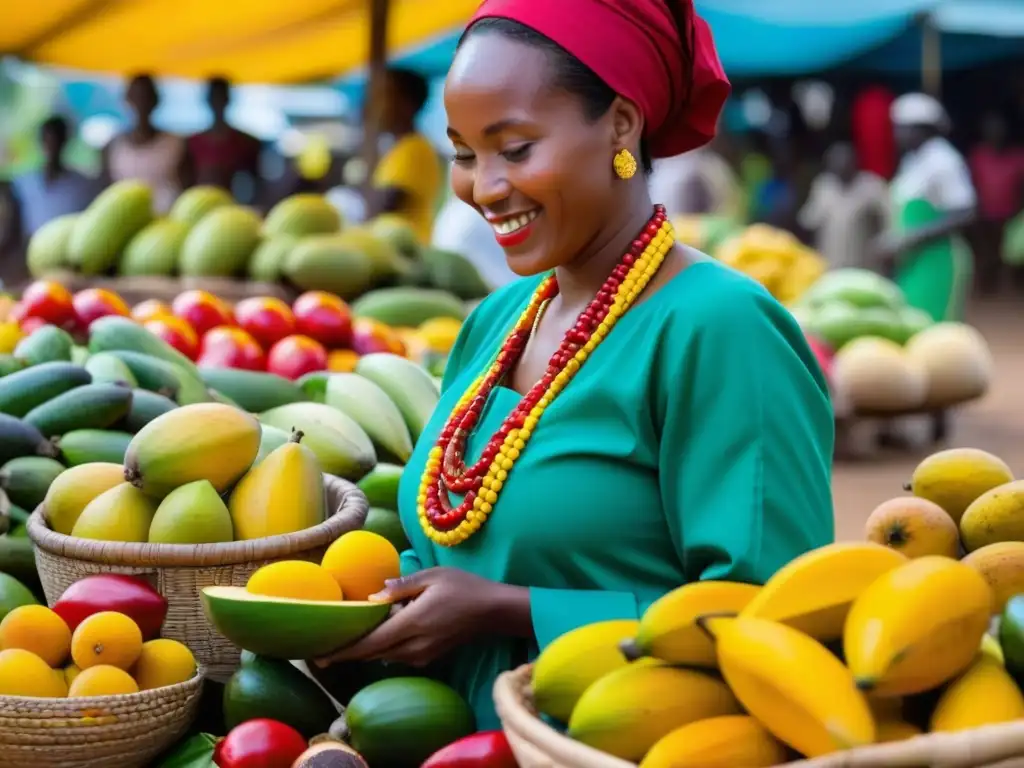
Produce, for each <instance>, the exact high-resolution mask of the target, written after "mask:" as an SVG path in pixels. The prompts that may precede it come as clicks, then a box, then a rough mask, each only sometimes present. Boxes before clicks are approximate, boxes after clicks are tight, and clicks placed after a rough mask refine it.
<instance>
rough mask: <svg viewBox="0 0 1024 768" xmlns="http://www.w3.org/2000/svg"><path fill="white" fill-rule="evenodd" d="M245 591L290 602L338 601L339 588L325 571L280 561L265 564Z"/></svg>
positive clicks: (253, 576)
mask: <svg viewBox="0 0 1024 768" xmlns="http://www.w3.org/2000/svg"><path fill="white" fill-rule="evenodd" d="M245 588H246V589H247V590H248V591H249V592H252V593H253V594H254V595H266V596H267V597H283V598H287V599H290V600H322V601H335V602H336V601H340V600H341V599H342V598H343V595H342V593H341V587H339V586H338V582H336V581H335V580H334V577H333V576H331V574H330V573H328V572H327V571H326V570H325V569H323V568H321V567H320V566H319V565H317V564H316V563H310V562H307V561H305V560H282V561H280V562H277V563H271V564H270V565H264V566H263V567H262V568H260V569H259V570H258V571H256V572H255V573H254V574H253V575H252V576H250V577H249V582H248V583H247V584H246V585H245Z"/></svg>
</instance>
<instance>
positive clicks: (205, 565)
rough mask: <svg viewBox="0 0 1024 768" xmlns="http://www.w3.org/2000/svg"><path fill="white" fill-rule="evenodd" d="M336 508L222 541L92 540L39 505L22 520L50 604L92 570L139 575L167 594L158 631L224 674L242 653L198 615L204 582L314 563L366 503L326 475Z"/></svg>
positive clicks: (357, 521) (234, 581)
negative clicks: (51, 519)
mask: <svg viewBox="0 0 1024 768" xmlns="http://www.w3.org/2000/svg"><path fill="white" fill-rule="evenodd" d="M325 485H326V487H327V495H328V500H329V502H330V508H331V509H334V510H335V511H334V514H333V515H331V516H330V517H329V518H328V519H327V520H326V521H324V522H323V523H321V524H320V525H317V526H314V527H312V528H307V529H306V530H303V531H299V532H297V533H289V534H285V535H281V536H270V537H267V538H265V539H254V540H251V541H233V542H228V543H225V544H137V543H124V542H114V541H90V540H86V539H78V538H73V537H71V536H64V535H63V534H60V533H56V532H55V531H52V530H50V528H49V526H48V525H47V524H46V519H45V517H44V510H43V509H42V508H40V509H37V510H36V511H35V512H33V513H32V516H31V517H30V518H29V521H28V526H27V527H28V535H29V537H30V538H31V539H32V541H33V542H34V543H35V545H36V568H37V570H38V571H39V580H40V581H41V582H42V585H43V591H44V592H45V593H46V602H47V603H48V604H50V605H51V606H52V605H53V604H54V603H55V602H56V601H57V599H58V598H59V597H60V596H61V595H62V594H64V590H65V589H67V588H68V587H69V586H71V585H72V584H74V583H75V582H76V581H78V580H79V579H82V578H84V577H86V576H91V575H93V574H96V573H124V574H131V575H134V576H141V577H143V578H146V579H148V580H149V582H150V583H151V584H152V585H153V587H154V588H155V589H156V590H157V591H158V592H159V593H160V594H161V595H163V596H164V597H165V598H166V599H167V603H168V606H167V619H166V620H165V621H164V626H163V631H162V632H161V634H162V636H163V637H168V638H171V639H172V640H178V641H179V642H182V643H185V644H186V645H187V646H188V647H189V648H190V649H192V653H193V654H194V655H195V657H196V660H197V661H198V662H199V663H200V664H202V665H203V666H204V667H205V668H206V674H207V676H208V677H209V678H211V679H213V680H218V681H221V682H223V681H225V680H227V679H228V678H229V677H230V676H231V674H232V673H233V672H234V671H235V669H236V668H237V667H238V660H239V656H240V651H239V649H238V648H236V647H235V646H234V645H232V644H231V643H230V642H229V641H228V639H227V638H225V637H224V636H223V635H221V634H220V633H219V632H217V631H216V630H214V629H213V627H212V626H210V624H209V622H208V621H207V620H206V616H205V614H204V613H203V605H202V599H201V597H200V593H201V592H202V589H203V588H204V587H212V586H236V587H244V586H245V584H246V582H247V581H248V580H249V576H251V575H252V573H253V571H255V570H256V569H257V568H259V567H261V566H263V565H266V564H267V563H272V562H276V561H278V560H310V561H313V562H320V559H321V558H322V557H323V555H324V552H325V551H326V550H327V547H328V546H330V544H331V542H333V541H334V540H335V539H337V538H338V537H339V536H341V535H342V534H343V533H347V532H348V531H354V530H357V529H358V528H361V527H362V525H363V523H364V522H365V521H366V514H367V511H368V508H369V505H368V504H367V501H366V496H364V495H363V492H362V491H360V490H359V489H358V488H357V487H356V486H355V485H353V484H352V483H349V482H347V481H345V480H340V479H338V478H336V477H327V478H326V480H325Z"/></svg>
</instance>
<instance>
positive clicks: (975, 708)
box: [533, 542, 1024, 768]
mask: <svg viewBox="0 0 1024 768" xmlns="http://www.w3.org/2000/svg"><path fill="white" fill-rule="evenodd" d="M993 606H994V597H993V591H992V588H991V587H990V586H989V584H988V583H987V582H986V581H985V578H984V577H983V576H982V575H980V574H979V573H978V572H977V571H976V570H975V569H974V568H972V567H970V566H969V565H966V564H964V563H962V562H960V561H957V560H955V559H952V558H948V557H938V556H925V557H920V558H917V559H909V558H907V557H905V556H904V555H903V554H901V553H899V552H897V551H895V550H893V549H890V548H888V547H884V546H882V545H879V544H874V543H871V542H849V543H838V544H832V545H829V546H825V547H821V548H819V549H817V550H814V551H812V552H809V553H807V554H805V555H803V556H801V557H798V558H796V559H795V560H793V561H792V562H791V563H789V564H788V565H786V566H785V567H783V568H782V569H780V570H779V571H778V572H777V573H776V574H775V575H774V576H773V577H772V578H771V579H769V581H768V582H767V583H766V584H765V585H764V586H762V587H758V586H753V585H749V584H739V583H732V582H698V583H693V584H687V585H685V586H682V587H679V588H678V589H676V590H674V591H672V592H670V593H669V594H667V595H665V596H664V597H662V598H661V599H660V600H658V601H656V602H655V603H653V604H652V605H651V606H650V607H649V608H648V609H647V610H646V611H645V612H644V613H643V615H642V617H641V618H640V620H639V621H638V622H636V621H609V622H602V623H599V624H594V625H590V626H586V627H582V628H579V629H577V630H575V631H573V632H571V633H569V634H567V635H564V636H563V637H561V638H559V639H558V640H556V641H555V642H554V643H552V644H551V645H550V646H548V647H547V648H546V649H545V650H544V651H543V652H542V653H541V655H540V657H539V658H538V660H537V663H536V665H535V672H534V680H533V692H534V698H535V701H536V703H537V705H538V708H539V709H540V711H542V712H544V713H546V714H548V715H550V716H552V717H554V718H555V719H557V720H559V721H561V722H563V723H565V724H566V725H567V729H566V731H567V733H568V735H569V736H571V737H572V738H574V739H576V740H578V741H580V742H581V743H583V744H586V745H588V746H590V747H593V748H595V749H599V750H601V751H603V752H606V753H608V754H610V755H614V756H616V757H619V758H622V759H624V760H630V761H634V762H637V763H639V765H640V768H733V767H735V766H741V765H742V766H746V767H747V768H762V767H763V768H768V767H769V766H775V765H779V764H781V763H784V762H786V759H787V758H788V756H789V755H790V753H791V752H796V753H799V754H801V755H803V756H805V757H808V758H814V757H819V756H822V755H827V754H830V753H833V752H838V751H842V750H848V749H854V748H858V747H863V746H867V745H870V744H875V743H882V742H890V741H902V740H905V739H909V738H913V737H915V736H917V735H920V734H921V733H924V732H925V731H928V732H939V731H958V730H963V729H968V728H976V727H980V726H982V725H988V724H992V723H1001V722H1008V721H1011V720H1016V719H1022V718H1024V694H1022V692H1021V690H1020V688H1019V687H1018V684H1017V682H1015V678H1014V675H1012V674H1011V672H1010V671H1008V670H1007V668H1006V666H1005V665H1004V661H1003V653H1002V649H1001V648H1000V644H999V642H997V641H996V640H995V638H993V637H990V636H988V635H987V634H986V630H987V628H988V624H989V619H990V617H991V615H992V612H993ZM922 695H923V696H922ZM922 702H926V703H927V711H921V710H922V706H924V705H923V704H922Z"/></svg>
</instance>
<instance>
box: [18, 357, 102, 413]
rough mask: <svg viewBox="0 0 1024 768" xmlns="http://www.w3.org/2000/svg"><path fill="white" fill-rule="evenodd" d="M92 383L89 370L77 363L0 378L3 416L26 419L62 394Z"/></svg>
mask: <svg viewBox="0 0 1024 768" xmlns="http://www.w3.org/2000/svg"><path fill="white" fill-rule="evenodd" d="M91 382H92V376H91V374H90V373H89V371H88V370H86V369H85V368H83V367H82V366H80V365H74V364H73V363H66V362H55V363H42V364H41V365H36V366H33V367H31V368H26V369H24V370H21V371H18V372H17V373H12V374H10V375H8V376H4V377H3V378H2V379H0V413H6V414H10V415H11V416H24V415H25V414H26V413H28V412H29V411H31V410H32V409H33V408H36V407H38V406H40V405H42V404H43V403H45V402H47V401H48V400H52V399H53V398H55V397H57V396H58V395H62V394H64V393H65V392H67V391H69V390H72V389H75V388H76V387H81V386H83V385H85V384H89V383H91Z"/></svg>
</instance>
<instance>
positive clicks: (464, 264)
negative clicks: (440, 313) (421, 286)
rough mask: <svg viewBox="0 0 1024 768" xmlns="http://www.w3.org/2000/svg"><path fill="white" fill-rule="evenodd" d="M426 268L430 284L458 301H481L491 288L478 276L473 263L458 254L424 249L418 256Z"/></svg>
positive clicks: (436, 249) (435, 249) (438, 249)
mask: <svg viewBox="0 0 1024 768" xmlns="http://www.w3.org/2000/svg"><path fill="white" fill-rule="evenodd" d="M420 258H421V259H422V260H423V263H424V264H425V265H426V267H427V273H428V275H429V276H430V283H431V284H432V285H434V286H436V287H437V288H440V289H441V290H444V291H449V292H450V293H453V294H455V295H456V296H457V297H459V298H460V299H466V300H472V299H482V298H483V297H484V296H486V295H487V294H489V293H490V292H491V286H489V285H488V284H487V282H486V281H485V280H484V279H483V278H482V277H481V276H480V273H479V272H478V271H477V268H476V267H475V266H473V262H471V261H470V260H469V259H467V258H466V257H465V256H463V255H462V254H460V253H454V252H453V251H445V250H442V249H440V248H424V249H423V254H422V255H421V256H420Z"/></svg>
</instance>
